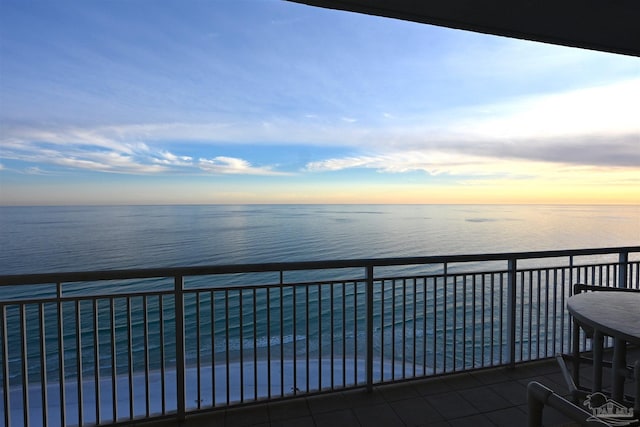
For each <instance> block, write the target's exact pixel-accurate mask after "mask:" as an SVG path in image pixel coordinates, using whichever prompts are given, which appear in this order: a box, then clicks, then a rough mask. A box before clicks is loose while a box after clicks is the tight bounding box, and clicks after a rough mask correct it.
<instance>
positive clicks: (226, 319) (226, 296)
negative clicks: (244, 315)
mask: <svg viewBox="0 0 640 427" xmlns="http://www.w3.org/2000/svg"><path fill="white" fill-rule="evenodd" d="M224 334H225V367H226V371H227V372H226V373H227V379H226V387H227V403H226V404H227V405H229V403H230V401H231V396H230V393H231V390H230V379H229V376H230V372H229V364H230V361H229V289H225V290H224Z"/></svg>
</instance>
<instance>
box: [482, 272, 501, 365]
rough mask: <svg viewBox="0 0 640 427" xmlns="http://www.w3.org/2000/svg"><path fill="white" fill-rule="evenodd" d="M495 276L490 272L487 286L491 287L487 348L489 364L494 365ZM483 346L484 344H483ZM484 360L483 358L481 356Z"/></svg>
mask: <svg viewBox="0 0 640 427" xmlns="http://www.w3.org/2000/svg"><path fill="white" fill-rule="evenodd" d="M495 278H496V275H495V273H491V276H490V280H489V286H490V287H491V293H490V294H489V295H490V297H491V303H490V308H489V310H490V313H491V317H490V318H489V319H490V320H489V322H490V323H491V329H490V331H489V342H491V349H490V350H489V358H490V360H491V365H492V366H493V365H495V363H496V359H495V354H494V347H495V326H496V325H495V322H496V320H495V319H496V318H495V301H496V300H495V292H496V286H495V285H496V284H495ZM482 289H484V284H483V285H482ZM500 297H501V298H502V289H501V290H500ZM500 318H501V319H502V316H500ZM482 330H483V331H484V328H482ZM500 337H502V333H500ZM483 348H484V346H483ZM499 348H502V342H500V347H499ZM483 360H484V358H483Z"/></svg>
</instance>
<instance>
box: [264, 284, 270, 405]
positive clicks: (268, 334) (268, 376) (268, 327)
mask: <svg viewBox="0 0 640 427" xmlns="http://www.w3.org/2000/svg"><path fill="white" fill-rule="evenodd" d="M265 291H266V295H267V397H268V398H269V399H271V288H267V289H265Z"/></svg>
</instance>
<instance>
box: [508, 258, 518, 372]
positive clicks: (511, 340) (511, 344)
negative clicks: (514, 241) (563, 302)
mask: <svg viewBox="0 0 640 427" xmlns="http://www.w3.org/2000/svg"><path fill="white" fill-rule="evenodd" d="M508 262H509V264H508V273H507V316H508V318H507V351H508V353H507V361H508V363H509V367H510V368H515V365H516V276H517V262H516V259H515V258H510V259H509V261H508Z"/></svg>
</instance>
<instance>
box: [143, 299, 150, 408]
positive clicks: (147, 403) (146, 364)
mask: <svg viewBox="0 0 640 427" xmlns="http://www.w3.org/2000/svg"><path fill="white" fill-rule="evenodd" d="M148 298H149V296H148V295H144V296H143V297H142V326H143V328H144V329H143V340H144V349H143V353H144V397H145V415H146V417H147V418H149V415H150V414H151V392H150V389H149V383H150V378H149V375H150V372H149V313H148V308H149V306H148V301H147V300H148Z"/></svg>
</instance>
